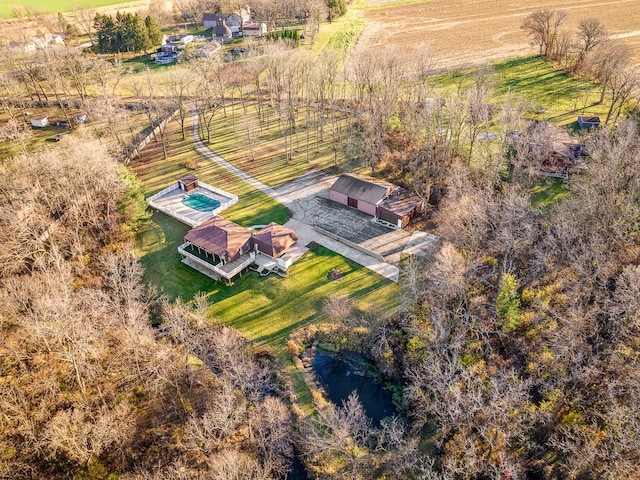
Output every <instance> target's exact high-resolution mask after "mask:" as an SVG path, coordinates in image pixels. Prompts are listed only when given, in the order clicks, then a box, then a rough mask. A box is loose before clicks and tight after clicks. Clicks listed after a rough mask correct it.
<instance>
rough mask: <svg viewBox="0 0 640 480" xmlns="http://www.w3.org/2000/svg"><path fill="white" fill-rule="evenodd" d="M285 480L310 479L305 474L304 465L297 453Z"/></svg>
mask: <svg viewBox="0 0 640 480" xmlns="http://www.w3.org/2000/svg"><path fill="white" fill-rule="evenodd" d="M287 480H311V477H310V476H309V474H308V473H307V469H306V468H304V464H303V463H302V460H300V457H299V456H298V452H296V454H295V456H294V457H293V462H292V463H291V470H290V471H289V474H288V475H287Z"/></svg>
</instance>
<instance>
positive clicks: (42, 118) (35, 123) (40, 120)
mask: <svg viewBox="0 0 640 480" xmlns="http://www.w3.org/2000/svg"><path fill="white" fill-rule="evenodd" d="M47 125H49V117H47V116H46V115H37V116H35V117H31V126H32V127H36V128H44V127H46V126H47Z"/></svg>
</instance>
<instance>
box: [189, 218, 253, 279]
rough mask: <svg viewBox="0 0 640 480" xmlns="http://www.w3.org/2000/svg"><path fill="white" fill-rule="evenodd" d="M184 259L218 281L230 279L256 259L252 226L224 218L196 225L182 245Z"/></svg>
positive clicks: (211, 219)
mask: <svg viewBox="0 0 640 480" xmlns="http://www.w3.org/2000/svg"><path fill="white" fill-rule="evenodd" d="M178 252H179V253H180V255H182V262H183V263H185V264H186V265H189V266H190V267H192V268H194V269H196V270H198V271H199V272H201V273H204V274H205V275H207V276H209V277H211V278H213V279H214V280H226V281H227V282H230V281H231V280H232V279H233V278H234V277H235V276H236V275H240V274H242V273H243V272H245V271H246V270H247V269H248V268H249V265H251V264H252V263H253V261H254V260H255V256H256V253H255V251H254V250H253V238H252V232H251V230H250V229H248V228H245V227H242V226H240V225H238V224H237V223H233V222H231V221H229V220H225V219H224V218H222V217H213V218H210V219H209V220H207V221H206V222H203V223H201V224H200V225H198V226H197V227H194V228H193V229H191V230H190V231H189V232H187V234H186V235H185V237H184V243H183V244H182V245H180V246H179V247H178Z"/></svg>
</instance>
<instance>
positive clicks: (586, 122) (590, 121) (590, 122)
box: [578, 115, 600, 129]
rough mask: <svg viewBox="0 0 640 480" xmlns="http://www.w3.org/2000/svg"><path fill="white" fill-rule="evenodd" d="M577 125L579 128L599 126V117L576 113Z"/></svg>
mask: <svg viewBox="0 0 640 480" xmlns="http://www.w3.org/2000/svg"><path fill="white" fill-rule="evenodd" d="M578 125H579V126H580V128H586V129H590V128H598V127H599V126H600V117H593V116H592V117H588V116H585V115H578Z"/></svg>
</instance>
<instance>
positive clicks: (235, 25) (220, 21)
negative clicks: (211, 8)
mask: <svg viewBox="0 0 640 480" xmlns="http://www.w3.org/2000/svg"><path fill="white" fill-rule="evenodd" d="M241 13H242V15H239V14H237V13H231V14H229V15H226V14H224V13H204V14H203V15H202V23H203V25H204V28H205V29H206V30H211V31H212V37H213V39H214V40H217V41H219V42H221V43H229V42H231V40H232V39H234V38H236V37H239V36H243V35H244V36H247V37H261V36H263V35H266V34H267V24H266V23H259V22H252V21H250V19H251V15H250V13H249V12H248V11H247V10H243V11H242V12H241Z"/></svg>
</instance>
